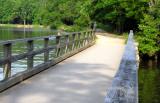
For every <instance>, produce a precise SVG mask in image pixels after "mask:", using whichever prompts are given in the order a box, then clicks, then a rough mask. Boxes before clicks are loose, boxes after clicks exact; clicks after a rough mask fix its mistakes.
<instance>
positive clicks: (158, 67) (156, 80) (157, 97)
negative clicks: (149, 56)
mask: <svg viewBox="0 0 160 103" xmlns="http://www.w3.org/2000/svg"><path fill="white" fill-rule="evenodd" d="M138 76H139V103H160V61H155V60H148V61H142V62H141V63H140V67H139V74H138Z"/></svg>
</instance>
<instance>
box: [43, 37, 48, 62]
mask: <svg viewBox="0 0 160 103" xmlns="http://www.w3.org/2000/svg"><path fill="white" fill-rule="evenodd" d="M48 43H49V38H44V49H45V50H46V51H45V52H44V62H47V61H48V60H49V50H47V49H48Z"/></svg>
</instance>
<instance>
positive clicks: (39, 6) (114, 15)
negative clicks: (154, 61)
mask: <svg viewBox="0 0 160 103" xmlns="http://www.w3.org/2000/svg"><path fill="white" fill-rule="evenodd" d="M159 9H160V0H0V11H1V12H0V23H2V24H39V25H44V26H50V27H51V28H53V29H64V30H69V31H77V30H82V29H85V28H87V27H89V25H90V23H91V22H93V21H96V22H97V24H98V25H97V26H98V28H101V29H104V30H106V31H108V32H116V33H118V34H122V33H124V32H128V31H129V30H130V29H133V30H134V31H136V38H137V40H138V42H139V51H140V54H141V55H143V56H144V55H145V56H148V57H156V56H157V55H158V53H159V51H160V34H159V33H160V10H159Z"/></svg>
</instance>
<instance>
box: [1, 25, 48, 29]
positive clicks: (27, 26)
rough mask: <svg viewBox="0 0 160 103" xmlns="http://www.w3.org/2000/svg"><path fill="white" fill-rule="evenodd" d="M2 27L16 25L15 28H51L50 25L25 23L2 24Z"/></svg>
mask: <svg viewBox="0 0 160 103" xmlns="http://www.w3.org/2000/svg"><path fill="white" fill-rule="evenodd" d="M0 27H15V28H47V29H48V28H49V26H46V27H45V26H43V25H30V24H27V25H23V24H0Z"/></svg>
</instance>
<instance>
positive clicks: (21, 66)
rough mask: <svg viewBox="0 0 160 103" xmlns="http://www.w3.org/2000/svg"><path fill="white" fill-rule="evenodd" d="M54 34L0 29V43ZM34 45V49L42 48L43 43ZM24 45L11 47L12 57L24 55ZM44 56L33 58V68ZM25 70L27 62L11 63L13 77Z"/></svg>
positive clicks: (0, 49)
mask: <svg viewBox="0 0 160 103" xmlns="http://www.w3.org/2000/svg"><path fill="white" fill-rule="evenodd" d="M55 34H56V32H55V31H53V30H50V29H44V28H34V29H32V28H6V27H0V42H1V41H6V40H15V39H23V38H32V37H41V36H48V35H55ZM35 44H36V45H34V46H35V48H34V49H38V48H43V42H42V41H41V42H40V41H36V43H35ZM24 45H26V44H25V43H22V42H19V43H16V44H15V45H14V46H12V47H13V48H12V55H16V54H20V53H24V52H25V51H26V46H24ZM43 56H44V54H39V55H36V56H35V57H34V66H36V65H38V64H40V63H42V62H43ZM0 58H3V46H2V45H0ZM26 69H27V60H26V58H25V59H22V60H19V61H17V62H14V63H12V70H11V71H12V73H11V75H15V74H17V73H19V72H22V71H24V70H26ZM0 80H3V69H2V65H0Z"/></svg>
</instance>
